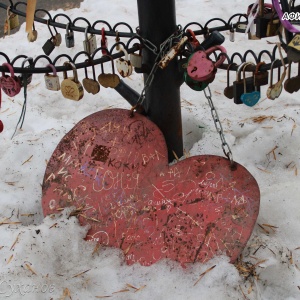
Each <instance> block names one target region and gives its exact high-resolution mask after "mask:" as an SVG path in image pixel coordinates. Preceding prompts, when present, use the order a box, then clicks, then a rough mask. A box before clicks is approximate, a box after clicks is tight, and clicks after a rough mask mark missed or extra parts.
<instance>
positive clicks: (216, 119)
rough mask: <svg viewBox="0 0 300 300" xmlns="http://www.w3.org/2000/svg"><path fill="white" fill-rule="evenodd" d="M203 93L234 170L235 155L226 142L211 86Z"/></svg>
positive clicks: (224, 150)
mask: <svg viewBox="0 0 300 300" xmlns="http://www.w3.org/2000/svg"><path fill="white" fill-rule="evenodd" d="M206 90H208V92H206ZM203 91H204V95H205V97H206V99H207V100H208V104H209V106H210V111H211V115H212V118H213V121H214V123H215V127H216V130H217V132H218V133H219V135H220V139H221V143H222V149H223V152H224V154H225V156H226V157H227V158H228V159H229V160H230V165H231V168H232V169H233V168H234V166H235V163H234V161H233V155H232V152H231V149H230V147H229V145H228V143H227V142H226V139H225V135H224V131H223V127H222V124H221V121H220V119H219V116H218V112H217V110H216V108H215V106H214V103H213V101H212V98H211V90H210V88H209V86H207V88H206V89H204V90H203Z"/></svg>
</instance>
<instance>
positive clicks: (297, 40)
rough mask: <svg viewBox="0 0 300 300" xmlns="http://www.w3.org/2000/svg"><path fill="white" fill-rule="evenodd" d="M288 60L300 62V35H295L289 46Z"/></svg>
mask: <svg viewBox="0 0 300 300" xmlns="http://www.w3.org/2000/svg"><path fill="white" fill-rule="evenodd" d="M286 53H287V58H288V61H289V62H295V63H297V62H300V34H295V35H294V37H293V39H292V40H291V41H290V42H289V44H288V46H287V51H286Z"/></svg>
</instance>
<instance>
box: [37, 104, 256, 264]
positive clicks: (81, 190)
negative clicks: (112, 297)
mask: <svg viewBox="0 0 300 300" xmlns="http://www.w3.org/2000/svg"><path fill="white" fill-rule="evenodd" d="M259 197H260V195H259V188H258V185H257V183H256V181H255V179H254V178H253V177H252V176H251V174H250V173H249V172H248V171H247V170H246V169H245V168H244V167H243V166H241V165H239V164H237V169H236V170H235V171H231V170H230V167H229V162H228V160H227V159H225V158H222V157H219V156H212V155H201V156H195V157H191V158H188V159H185V160H183V161H180V162H178V163H176V164H174V165H172V166H169V165H168V159H167V149H166V144H165V140H164V137H163V135H162V133H161V131H160V130H159V129H158V128H157V126H156V125H155V124H153V123H152V122H151V121H149V120H148V119H147V118H146V117H144V116H141V115H139V114H135V115H134V117H133V118H130V117H129V112H128V111H127V110H122V109H112V110H104V111H101V112H97V113H95V114H92V115H90V116H88V117H87V118H85V119H83V120H82V121H81V122H79V123H78V124H77V125H76V126H75V127H74V128H73V129H72V130H71V131H70V132H69V133H68V134H67V135H66V136H65V137H64V138H63V139H62V140H61V142H60V143H59V145H58V146H57V148H56V150H55V151H54V153H53V155H52V157H51V159H50V161H49V163H48V166H47V169H46V173H45V176H44V181H43V199H42V205H43V210H44V214H45V215H48V214H52V213H57V212H58V211H60V210H61V208H64V207H68V206H75V207H77V208H80V213H79V215H78V218H79V220H80V222H81V224H82V225H85V224H90V225H91V229H90V230H89V232H88V235H87V237H86V238H87V240H93V241H97V242H99V243H100V244H102V245H107V246H113V247H118V248H121V249H122V250H123V252H124V255H125V259H126V261H127V263H128V264H132V263H135V262H139V263H140V264H142V265H151V264H153V263H155V262H156V261H158V260H160V259H162V258H171V259H173V260H176V261H179V262H180V263H181V264H183V265H184V264H185V263H188V262H196V261H201V262H205V261H207V260H209V259H210V258H212V257H213V256H214V255H217V254H227V255H228V256H229V257H230V258H231V261H234V260H235V259H236V258H237V257H238V256H239V254H240V253H241V251H242V250H243V248H244V247H245V244H246V242H247V240H248V239H249V237H250V234H251V232H252V229H253V226H254V224H255V221H256V218H257V215H258V211H259Z"/></svg>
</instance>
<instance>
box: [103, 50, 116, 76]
mask: <svg viewBox="0 0 300 300" xmlns="http://www.w3.org/2000/svg"><path fill="white" fill-rule="evenodd" d="M103 56H107V57H109V58H110V60H111V68H112V72H113V74H116V73H115V65H114V59H113V57H112V56H111V55H108V54H106V55H103ZM101 66H102V64H101Z"/></svg>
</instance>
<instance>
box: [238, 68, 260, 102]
mask: <svg viewBox="0 0 300 300" xmlns="http://www.w3.org/2000/svg"><path fill="white" fill-rule="evenodd" d="M248 65H253V66H254V64H253V63H246V64H245V65H244V66H243V85H244V93H243V94H242V95H241V98H240V99H241V101H242V102H243V103H244V104H245V105H247V106H250V107H252V106H254V105H255V104H256V103H257V102H258V101H259V99H260V91H257V90H256V89H257V87H256V86H255V85H254V89H255V90H254V91H250V92H249V91H247V84H246V74H245V70H246V67H247V66H248ZM254 82H255V74H254Z"/></svg>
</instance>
